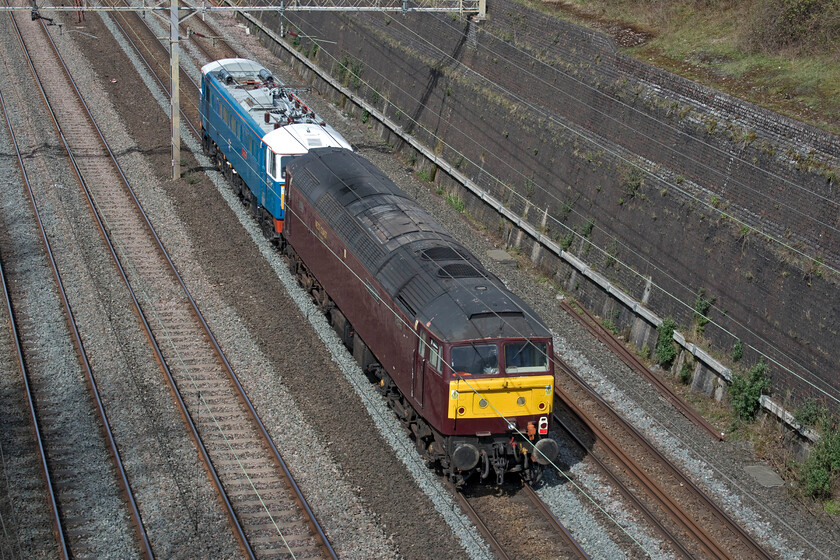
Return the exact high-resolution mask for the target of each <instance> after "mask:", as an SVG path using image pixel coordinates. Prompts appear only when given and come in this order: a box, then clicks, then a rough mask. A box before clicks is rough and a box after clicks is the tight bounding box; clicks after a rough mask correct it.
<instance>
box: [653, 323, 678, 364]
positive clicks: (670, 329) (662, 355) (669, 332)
mask: <svg viewBox="0 0 840 560" xmlns="http://www.w3.org/2000/svg"><path fill="white" fill-rule="evenodd" d="M676 328H677V324H676V323H675V322H674V320H673V319H671V318H670V317H667V318H665V319H664V320H663V321H662V324H661V325H659V326H658V327H656V332H658V333H659V338H657V339H656V348H654V350H653V353H654V355H656V362H657V363H658V364H660V365H661V366H662V367H665V368H669V367H671V364H672V363H673V362H674V358H676V357H677V349H676V348H674V329H676Z"/></svg>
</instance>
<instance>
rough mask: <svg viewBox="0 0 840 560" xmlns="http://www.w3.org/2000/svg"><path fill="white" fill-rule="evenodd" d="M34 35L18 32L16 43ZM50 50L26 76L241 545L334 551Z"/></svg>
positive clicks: (283, 551)
mask: <svg viewBox="0 0 840 560" xmlns="http://www.w3.org/2000/svg"><path fill="white" fill-rule="evenodd" d="M33 25H34V24H33ZM38 27H40V28H41V32H42V33H43V35H42V36H41V38H42V40H46V39H49V40H50V43H52V41H51V39H50V37H49V33H48V32H47V30H46V29H45V28H44V27H43V26H41V25H39V26H38ZM34 41H36V39H35V38H34V37H33V35H32V34H30V33H28V34H26V39H25V40H24V38H23V37H21V45H22V46H23V47H24V48H25V49H26V48H28V47H29V45H30V44H33V43H34ZM51 49H52V53H51V54H49V53H47V52H46V51H45V50H44V49H43V47H41V48H40V49H35V48H33V49H32V51H31V53H30V54H31V55H32V62H31V69H32V71H33V76H34V77H35V78H36V80H37V81H38V83H39V84H40V87H41V88H42V89H43V92H44V99H45V100H47V102H48V104H49V105H50V110H51V112H52V114H53V115H54V116H55V117H54V118H56V121H55V122H56V128H57V129H58V130H59V132H60V134H61V136H62V139H63V141H64V143H65V147H66V150H67V153H68V157H70V158H71V160H72V161H73V165H74V167H75V169H76V170H77V174H78V177H79V182H80V184H81V185H82V186H83V188H84V189H85V193H86V196H87V197H88V201H89V205H90V208H91V210H92V211H93V213H94V215H95V218H96V220H97V222H98V224H99V227H100V228H101V232H102V235H103V236H104V237H105V238H106V239H107V240H108V244H109V246H110V248H111V251H112V254H113V258H114V262H115V263H116V264H117V266H118V267H119V268H120V272H121V274H122V276H123V278H124V280H125V283H126V285H127V286H128V288H129V289H130V290H131V291H132V297H133V305H134V306H135V308H136V310H137V312H138V316H139V317H140V318H141V321H142V322H143V324H144V328H145V329H146V332H147V334H148V338H149V340H150V341H151V343H152V344H153V346H154V347H155V352H156V354H157V357H158V360H159V362H160V365H161V368H162V369H163V370H164V371H165V372H166V375H167V377H168V379H169V380H170V382H171V390H172V392H173V394H175V395H176V400H177V401H178V403H179V405H180V406H181V409H182V414H183V417H184V419H185V421H186V422H187V424H188V425H189V426H190V430H191V432H192V437H193V438H194V440H195V442H196V445H197V447H198V448H199V451H200V454H201V456H202V458H203V460H204V462H205V468H206V470H207V472H208V473H210V476H211V478H212V479H213V481H214V485H215V487H216V488H217V490H218V492H219V496H220V498H219V500H220V503H221V504H223V509H224V510H225V511H226V513H227V515H228V517H229V519H230V524H231V527H233V528H234V532H235V533H236V535H237V539H238V540H239V541H240V543H241V546H242V549H243V550H244V551H245V552H246V555H248V556H250V557H259V558H269V557H271V558H273V557H287V556H293V557H295V558H322V557H335V553H334V552H333V551H332V548H331V546H330V544H329V542H328V540H327V539H326V536H325V535H324V533H323V530H322V529H321V528H320V526H319V524H318V522H317V520H316V519H315V518H314V515H313V514H312V512H311V510H310V509H309V506H308V504H307V503H306V500H305V499H304V498H303V496H302V494H301V493H300V491H299V489H298V488H297V485H296V483H295V481H294V479H293V478H292V477H291V474H290V473H289V471H288V469H287V468H286V466H285V463H284V462H283V459H282V457H281V456H280V454H279V452H278V451H277V449H276V447H275V446H274V444H273V442H272V441H271V439H270V437H269V436H268V433H267V431H266V429H265V427H264V426H263V425H262V423H261V422H260V420H259V417H258V415H257V414H256V412H255V410H254V408H253V407H252V406H251V403H250V401H249V400H248V398H247V396H246V395H245V394H244V391H243V390H242V387H241V386H240V384H239V382H238V380H237V378H236V375H235V373H234V372H233V371H232V369H231V368H230V365H229V364H228V362H227V360H226V358H225V356H224V354H223V353H222V351H221V349H220V348H219V345H218V344H217V343H216V341H215V338H214V337H213V335H212V333H211V332H210V329H209V328H208V326H207V323H206V321H205V320H204V318H203V316H202V315H201V313H200V311H199V309H198V307H197V305H196V303H195V301H194V300H193V299H192V297H191V296H190V294H189V291H188V290H187V288H186V285H185V283H184V282H183V280H182V279H181V278H180V275H179V274H178V272H177V270H176V269H175V267H174V265H173V263H172V260H171V259H170V258H169V256H168V254H167V253H166V250H165V248H164V247H163V244H162V243H161V241H160V239H159V238H158V237H157V235H156V234H155V232H154V229H153V228H152V226H151V223H150V221H149V219H148V218H147V217H146V215H145V213H144V212H143V210H142V208H141V207H140V204H139V202H138V200H137V198H136V196H135V194H134V192H133V191H132V190H131V187H130V185H129V184H128V181H127V179H126V178H125V175H124V174H123V173H122V170H121V169H120V167H119V164H118V163H117V159H116V157H115V156H114V154H113V152H112V151H111V149H110V148H109V147H108V145H107V142H106V141H105V139H104V137H103V136H102V134H101V133H100V132H99V130H98V127H97V126H96V123H95V121H94V119H93V117H92V115H91V113H90V111H89V109H88V108H87V106H86V105H85V103H84V100H83V99H82V97H81V94H80V93H79V91H78V89H77V88H76V86H75V84H74V83H73V81H72V78H71V77H70V75H69V72H68V71H67V69H66V66H64V63H63V62H62V61H61V60H60V55H59V53H58V50H57V49H56V48H55V45H54V43H53V44H52V46H51Z"/></svg>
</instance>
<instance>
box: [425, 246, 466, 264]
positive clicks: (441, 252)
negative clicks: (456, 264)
mask: <svg viewBox="0 0 840 560" xmlns="http://www.w3.org/2000/svg"><path fill="white" fill-rule="evenodd" d="M420 258H421V259H423V260H424V261H465V260H467V255H466V254H465V253H463V252H461V251H459V250H457V249H455V248H453V247H430V248H428V249H423V250H422V251H420Z"/></svg>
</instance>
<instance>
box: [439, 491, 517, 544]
mask: <svg viewBox="0 0 840 560" xmlns="http://www.w3.org/2000/svg"><path fill="white" fill-rule="evenodd" d="M444 484H445V486H446V487H447V489H449V493H450V494H451V495H452V496H454V497H455V501H457V502H458V504H459V505H460V506H461V509H462V510H464V513H465V514H466V515H467V517H468V518H469V519H470V521H472V522H473V523H475V528H476V529H478V532H479V533H481V536H482V537H484V540H486V541H487V544H488V545H490V550H492V551H493V553H494V554H495V555H496V558H499V559H500V560H511V558H510V556H509V555H508V553H507V552H506V551H505V549H504V547H503V546H502V545H501V543H500V542H499V541H498V540H496V537H495V536H493V533H492V531H490V528H489V527H487V524H486V523H484V520H483V519H481V516H480V515H478V512H477V511H476V510H475V508H474V507H472V504H470V501H469V500H468V499H467V497H466V496H464V495H463V494H462V493H461V492H460V491H459V490H458V489H457V488H455V485H454V484H452V483H451V482H449V481H448V480H447V481H446V482H445V483H444Z"/></svg>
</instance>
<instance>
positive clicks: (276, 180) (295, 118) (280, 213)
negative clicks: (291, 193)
mask: <svg viewBox="0 0 840 560" xmlns="http://www.w3.org/2000/svg"><path fill="white" fill-rule="evenodd" d="M201 74H202V80H201V102H200V111H201V124H202V127H203V128H204V131H205V134H207V135H208V136H209V137H210V139H212V140H213V141H214V142H215V143H216V145H217V146H218V148H219V149H220V150H221V151H222V153H223V154H224V155H225V157H226V158H227V160H228V161H229V162H230V163H231V164H232V165H233V169H234V172H235V173H237V174H238V175H239V176H240V177H241V178H242V180H243V181H244V182H245V184H246V185H247V186H248V188H249V189H250V190H251V192H252V193H253V194H254V196H255V197H256V199H257V202H258V204H259V205H260V206H261V207H264V208H265V209H266V210H267V211H268V212H269V213H270V214H271V215H272V216H273V217H274V218H275V219H278V220H282V219H283V218H284V214H285V208H284V200H283V195H284V194H285V193H284V186H285V173H284V172H285V168H286V164H288V162H289V161H291V160H292V159H293V158H294V157H297V156H300V155H303V154H305V153H307V152H308V151H309V150H310V149H312V148H322V147H341V148H347V149H352V148H351V146H350V144H349V143H348V142H347V141H346V140H345V139H344V138H343V137H342V136H341V134H339V133H338V131H336V130H335V129H334V128H333V127H331V126H330V125H328V124H327V123H326V122H324V121H323V120H322V119H321V118H320V117H319V116H318V115H316V114H315V113H314V112H313V111H312V110H311V109H309V107H308V106H307V105H306V104H305V103H304V102H303V101H302V100H301V99H300V98H299V97H297V95H296V93H295V92H294V91H292V90H290V89H288V88H286V87H284V86H283V84H281V83H280V82H279V81H278V80H277V79H276V78H274V76H272V75H271V73H270V72H269V71H268V70H266V69H265V68H264V67H263V66H262V65H261V64H259V63H257V62H254V61H252V60H247V59H244V58H227V59H222V60H216V61H214V62H210V63H209V64H206V65H204V66H203V67H202V68H201Z"/></svg>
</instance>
